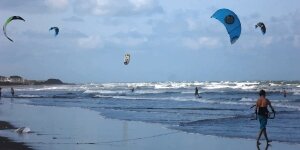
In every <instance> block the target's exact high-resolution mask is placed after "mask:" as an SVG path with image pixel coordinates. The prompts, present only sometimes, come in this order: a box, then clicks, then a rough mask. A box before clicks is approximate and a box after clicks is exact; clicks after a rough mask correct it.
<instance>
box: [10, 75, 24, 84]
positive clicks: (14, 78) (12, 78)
mask: <svg viewBox="0 0 300 150" xmlns="http://www.w3.org/2000/svg"><path fill="white" fill-rule="evenodd" d="M9 79H10V82H14V83H24V79H23V78H22V77H20V76H10V77H9Z"/></svg>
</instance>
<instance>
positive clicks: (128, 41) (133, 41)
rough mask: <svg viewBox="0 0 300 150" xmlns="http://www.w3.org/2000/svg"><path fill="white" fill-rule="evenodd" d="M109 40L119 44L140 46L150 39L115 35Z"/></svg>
mask: <svg viewBox="0 0 300 150" xmlns="http://www.w3.org/2000/svg"><path fill="white" fill-rule="evenodd" d="M109 41H111V42H112V43H114V44H117V45H126V46H131V47H132V46H138V45H141V44H143V43H145V42H147V41H148V39H147V38H146V37H140V38H136V37H113V38H111V39H110V40H109Z"/></svg>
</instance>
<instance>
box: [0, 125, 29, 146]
mask: <svg viewBox="0 0 300 150" xmlns="http://www.w3.org/2000/svg"><path fill="white" fill-rule="evenodd" d="M13 129H16V128H15V127H14V126H12V125H11V124H10V123H8V122H5V121H0V130H13ZM0 133H1V131H0ZM0 148H1V149H3V150H32V149H31V148H30V147H29V146H27V145H25V144H24V143H20V142H14V141H12V140H10V139H8V138H7V137H2V136H1V134H0Z"/></svg>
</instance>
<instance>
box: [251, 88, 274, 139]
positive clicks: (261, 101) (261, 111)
mask: <svg viewBox="0 0 300 150" xmlns="http://www.w3.org/2000/svg"><path fill="white" fill-rule="evenodd" d="M268 106H269V107H270V108H271V109H272V112H273V113H274V114H275V110H274V108H273V107H272V105H271V102H270V101H269V100H268V99H267V98H266V92H265V91H264V90H260V91H259V98H258V100H257V101H256V108H255V114H256V119H257V115H258V120H259V123H260V131H259V134H258V137H257V141H256V144H257V145H260V142H259V140H260V138H261V135H262V134H264V136H265V138H266V141H267V144H269V143H270V142H271V140H269V138H268V135H267V128H266V127H267V123H268V116H269V111H268Z"/></svg>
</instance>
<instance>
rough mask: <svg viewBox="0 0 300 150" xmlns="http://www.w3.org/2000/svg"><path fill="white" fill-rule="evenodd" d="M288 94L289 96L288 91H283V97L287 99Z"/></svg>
mask: <svg viewBox="0 0 300 150" xmlns="http://www.w3.org/2000/svg"><path fill="white" fill-rule="evenodd" d="M286 94H287V92H286V90H285V89H283V97H286Z"/></svg>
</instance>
